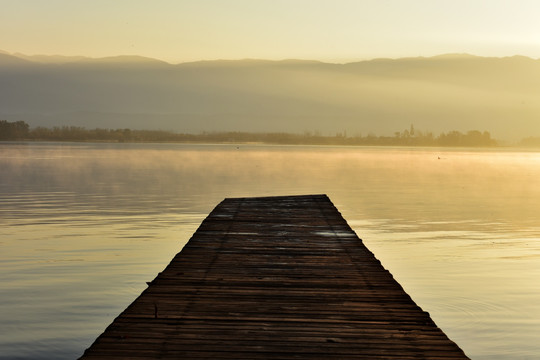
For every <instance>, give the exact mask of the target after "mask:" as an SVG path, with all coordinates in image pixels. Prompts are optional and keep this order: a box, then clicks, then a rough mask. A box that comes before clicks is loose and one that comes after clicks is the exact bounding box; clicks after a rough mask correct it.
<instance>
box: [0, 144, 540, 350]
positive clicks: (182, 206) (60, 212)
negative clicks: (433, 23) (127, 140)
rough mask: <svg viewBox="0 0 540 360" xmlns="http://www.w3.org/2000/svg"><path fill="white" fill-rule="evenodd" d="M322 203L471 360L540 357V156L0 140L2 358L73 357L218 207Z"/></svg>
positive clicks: (491, 151) (462, 151) (508, 152)
mask: <svg viewBox="0 0 540 360" xmlns="http://www.w3.org/2000/svg"><path fill="white" fill-rule="evenodd" d="M297 194H327V195H328V196H329V197H330V199H331V200H332V201H333V202H334V204H335V205H336V207H337V208H338V210H339V211H340V212H341V213H342V214H343V216H344V218H345V219H346V220H347V221H348V223H349V225H350V226H351V227H352V228H353V229H354V230H355V231H356V233H357V234H358V236H359V237H360V238H361V239H363V241H364V243H365V244H366V245H367V247H368V248H369V249H370V250H371V251H372V252H374V254H375V256H376V257H377V258H378V259H379V260H381V262H382V264H383V265H384V266H385V267H386V268H387V269H388V270H390V272H391V273H392V274H393V275H394V277H395V278H396V279H397V281H398V282H399V283H400V284H401V285H402V286H403V287H404V289H405V290H406V291H407V293H409V295H411V297H412V298H413V300H414V301H415V302H416V303H417V304H418V305H419V306H421V307H422V308H423V309H424V310H425V311H428V312H429V313H430V314H431V316H432V318H433V320H434V321H435V322H436V323H437V325H438V326H439V327H441V328H442V329H443V331H445V332H446V334H447V335H448V336H449V337H450V339H452V340H453V341H455V342H456V343H457V344H458V345H459V346H460V347H461V348H462V349H463V350H464V351H465V353H466V354H467V355H468V356H469V357H471V358H472V359H475V360H476V359H538V358H540V341H538V339H539V337H540V281H539V279H540V216H539V215H540V152H534V151H526V150H515V149H514V150H511V149H502V150H501V149H488V150H486V149H481V150H478V149H451V148H447V149H438V148H393V147H384V148H376V147H317V146H311V147H310V146H266V145H183V144H88V143H0V246H1V249H2V251H1V252H0V294H1V295H0V321H1V323H2V326H1V327H0V359H53V358H54V359H74V358H77V357H78V356H80V355H81V354H82V352H83V351H84V350H85V349H86V348H87V347H88V346H90V344H91V343H92V342H93V341H94V340H95V338H96V337H97V336H98V335H99V334H101V333H102V332H103V330H104V329H105V327H106V326H107V325H108V324H110V323H111V322H112V320H113V319H114V318H115V317H116V316H117V315H118V314H119V313H120V312H121V311H122V310H123V309H124V308H125V307H126V306H127V305H129V304H130V303H131V302H132V301H133V300H134V299H135V298H136V297H137V296H138V295H139V294H140V293H141V292H142V291H143V290H144V289H145V288H146V281H151V280H152V279H153V278H154V277H155V276H156V275H157V273H158V272H159V271H161V270H163V268H165V266H166V265H167V264H168V263H169V262H170V260H171V259H172V258H173V256H174V255H175V254H176V253H177V252H179V251H180V250H181V248H182V246H183V245H184V244H185V243H186V242H187V241H188V240H189V238H190V236H191V234H193V233H194V232H195V230H196V229H197V227H198V226H199V224H200V223H201V221H202V220H203V219H204V218H205V217H206V215H208V213H209V212H210V211H211V210H212V209H213V208H214V207H215V206H216V205H217V204H218V203H219V202H220V201H221V200H223V199H224V198H226V197H244V196H267V195H297Z"/></svg>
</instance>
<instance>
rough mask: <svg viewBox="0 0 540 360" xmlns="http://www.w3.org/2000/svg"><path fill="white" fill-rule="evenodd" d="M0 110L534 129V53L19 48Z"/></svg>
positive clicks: (269, 128) (7, 59)
mask: <svg viewBox="0 0 540 360" xmlns="http://www.w3.org/2000/svg"><path fill="white" fill-rule="evenodd" d="M0 119H2V120H8V121H18V120H24V121H26V122H27V123H28V124H30V125H31V126H32V127H36V126H46V127H51V126H64V125H67V126H83V127H86V128H96V127H100V128H131V129H162V130H172V131H178V132H191V133H198V132H202V131H250V132H296V133H301V132H319V133H321V134H324V135H327V134H334V133H338V132H339V133H343V132H346V133H347V134H348V135H355V134H363V135H366V134H368V133H374V134H377V135H385V134H388V135H391V134H393V133H394V132H396V131H400V130H403V129H406V128H409V127H410V125H414V127H415V128H416V129H420V130H423V131H431V132H434V133H439V132H445V131H450V130H459V131H467V130H481V131H484V130H487V131H490V132H491V134H492V136H493V137H495V138H500V139H507V140H513V139H518V138H521V137H526V136H539V135H540V60H535V59H531V58H527V57H522V56H513V57H504V58H492V57H479V56H472V55H467V54H447V55H441V56H435V57H416V58H400V59H373V60H366V61H359V62H352V63H346V64H334V63H324V62H319V61H304V60H283V61H268V60H252V59H246V60H216V61H200V62H190V63H181V64H169V63H166V62H163V61H160V60H157V59H152V58H146V57H141V56H117V57H108V58H99V59H94V58H87V57H82V56H45V55H41V56H40V55H35V56H28V55H23V54H9V53H7V52H4V51H0Z"/></svg>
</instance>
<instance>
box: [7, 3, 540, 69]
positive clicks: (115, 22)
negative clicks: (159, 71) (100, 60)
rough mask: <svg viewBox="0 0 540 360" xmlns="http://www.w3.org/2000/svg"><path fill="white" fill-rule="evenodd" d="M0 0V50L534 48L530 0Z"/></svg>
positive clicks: (291, 54) (196, 56)
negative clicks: (86, 0)
mask: <svg viewBox="0 0 540 360" xmlns="http://www.w3.org/2000/svg"><path fill="white" fill-rule="evenodd" d="M83 4H84V5H81V3H80V2H73V1H67V0H51V1H41V0H27V1H8V0H0V6H1V7H2V12H1V14H0V34H3V35H2V39H1V40H2V41H1V42H0V49H1V50H4V51H8V52H11V53H15V52H21V53H25V54H49V55H51V54H62V55H84V56H91V57H104V56H111V55H118V54H138V55H143V56H149V57H154V58H159V59H163V60H166V61H169V62H183V61H191V60H200V59H218V58H227V59H238V58H266V59H282V58H309V59H318V60H324V61H336V62H347V61H352V60H359V59H365V58H374V57H403V56H418V55H422V56H430V55H436V54H441V53H450V52H467V53H472V54H476V55H482V56H508V55H515V54H521V55H526V56H529V57H533V58H537V57H540V42H539V41H538V39H540V22H538V21H537V14H538V13H540V3H539V2H538V1H535V0H514V1H510V0H503V1H496V2H495V1H484V0H475V1H470V0H468V1H467V0H456V1H439V0H436V1H432V0H411V1H401V0H386V1H380V0H362V1H356V0H338V1H327V0H326V1H323V0H295V1H289V0H272V1H270V0H261V1H251V0H231V1H220V0H201V1H174V0H164V1H159V2H148V1H143V0H136V1H133V0H117V1H106V0H95V1H91V2H84V3H83Z"/></svg>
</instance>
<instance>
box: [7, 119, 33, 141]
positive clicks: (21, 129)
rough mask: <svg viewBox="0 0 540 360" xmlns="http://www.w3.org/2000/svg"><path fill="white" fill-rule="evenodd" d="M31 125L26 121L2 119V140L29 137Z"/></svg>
mask: <svg viewBox="0 0 540 360" xmlns="http://www.w3.org/2000/svg"><path fill="white" fill-rule="evenodd" d="M29 131H30V127H29V126H28V124H27V123H25V122H24V121H15V122H9V121H7V120H0V140H22V139H27V138H28V134H29Z"/></svg>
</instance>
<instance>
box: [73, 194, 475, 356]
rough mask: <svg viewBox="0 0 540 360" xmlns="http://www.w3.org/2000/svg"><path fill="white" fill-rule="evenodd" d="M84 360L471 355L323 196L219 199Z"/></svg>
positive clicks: (98, 340)
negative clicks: (439, 326)
mask: <svg viewBox="0 0 540 360" xmlns="http://www.w3.org/2000/svg"><path fill="white" fill-rule="evenodd" d="M81 359H214V360H215V359H401V360H406V359H411V360H412V359H415V360H417V359H445V360H450V359H468V357H467V356H466V355H465V354H464V353H463V351H462V350H461V349H460V348H459V347H458V346H457V345H456V344H455V343H454V342H452V341H451V340H449V339H448V337H447V336H446V335H445V334H444V333H443V332H442V330H441V329H439V328H438V327H437V326H436V325H435V323H434V322H433V321H432V320H431V318H430V316H429V314H428V313H426V312H424V311H422V309H420V308H419V307H418V306H417V305H416V304H415V303H414V302H413V300H412V299H411V298H410V297H409V295H407V294H406V293H405V291H404V290H403V288H402V287H401V286H400V285H399V284H398V283H397V282H396V281H395V280H394V278H393V277H392V275H391V274H390V273H389V272H388V271H387V270H385V269H384V268H383V266H382V265H381V264H380V262H379V261H378V260H377V259H376V258H375V257H374V255H373V254H372V253H371V252H370V251H369V250H368V249H367V248H366V247H365V246H364V245H363V243H362V241H361V240H360V239H359V238H358V237H357V236H356V234H355V233H354V232H353V231H352V230H351V228H350V227H349V225H348V224H347V222H346V221H345V220H344V219H343V217H342V216H341V214H340V213H339V212H338V210H337V209H336V208H335V207H334V205H333V204H332V202H331V201H330V200H329V199H328V197H327V196H326V195H309V196H284V197H266V198H237V199H225V200H224V201H223V202H221V203H220V204H219V205H218V206H217V207H216V208H215V209H214V210H213V211H212V213H210V215H209V216H208V217H207V218H206V219H205V220H204V221H203V222H202V224H201V226H200V227H199V229H198V230H197V231H196V232H195V234H194V235H193V237H192V238H191V239H190V240H189V242H188V243H187V244H186V246H185V247H184V249H183V250H182V251H181V252H180V253H178V254H177V255H176V256H175V257H174V259H173V260H172V261H171V263H170V264H169V265H168V266H167V267H166V269H165V270H164V271H163V272H161V273H159V274H158V276H157V277H156V278H155V279H154V280H153V281H152V282H151V283H149V286H148V288H147V289H146V290H145V291H144V292H143V293H142V294H141V295H140V296H139V297H138V298H137V299H136V300H135V301H134V302H133V303H132V304H131V305H130V306H129V307H128V308H127V309H126V310H124V312H122V313H121V314H120V315H119V316H118V317H117V318H116V319H115V320H114V321H113V323H112V324H111V325H109V327H108V328H107V329H106V330H105V332H104V333H103V334H101V335H100V336H99V337H98V338H97V339H96V341H95V342H94V344H92V346H91V347H90V348H88V349H87V350H86V351H85V353H84V355H83V356H82V357H81Z"/></svg>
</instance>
